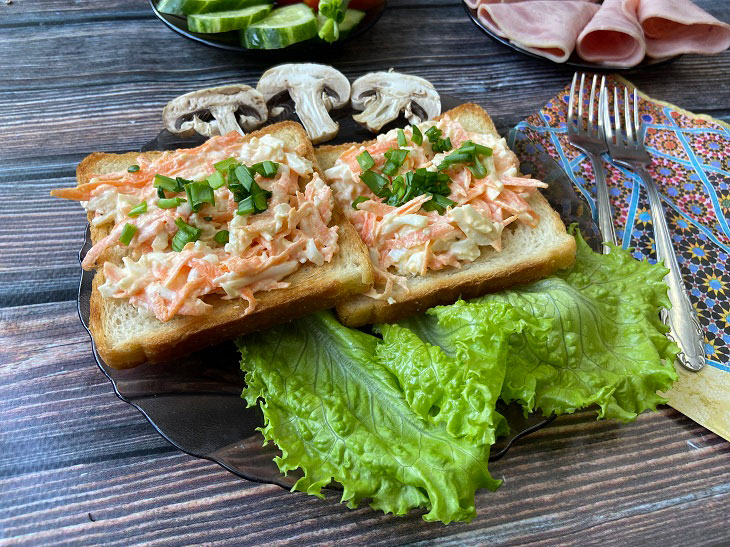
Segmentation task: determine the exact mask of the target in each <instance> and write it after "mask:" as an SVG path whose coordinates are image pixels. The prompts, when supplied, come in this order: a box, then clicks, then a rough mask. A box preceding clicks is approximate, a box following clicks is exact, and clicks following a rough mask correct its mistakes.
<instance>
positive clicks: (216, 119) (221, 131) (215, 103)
mask: <svg viewBox="0 0 730 547" xmlns="http://www.w3.org/2000/svg"><path fill="white" fill-rule="evenodd" d="M267 117H268V109H267V108H266V101H265V100H264V97H263V96H262V95H261V93H259V92H258V91H256V90H255V89H254V88H252V87H250V86H247V85H226V86H221V87H211V88H208V89H201V90H199V91H193V92H192V93H186V94H185V95H180V96H179V97H177V98H176V99H173V100H171V101H170V102H169V103H167V106H165V108H164V109H163V110H162V121H163V122H164V124H165V128H166V129H167V130H168V131H169V132H170V133H175V134H176V135H183V136H190V135H192V134H194V133H200V134H201V135H205V136H206V137H213V136H215V135H225V134H227V133H230V132H231V131H238V132H239V133H241V134H242V135H243V133H244V131H252V130H253V129H256V128H257V127H258V126H259V125H261V124H262V123H264V122H265V121H266V119H267Z"/></svg>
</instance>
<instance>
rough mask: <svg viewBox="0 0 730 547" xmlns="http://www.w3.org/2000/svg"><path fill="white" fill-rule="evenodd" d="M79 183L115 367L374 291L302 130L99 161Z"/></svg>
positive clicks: (93, 325) (99, 328)
mask: <svg viewBox="0 0 730 547" xmlns="http://www.w3.org/2000/svg"><path fill="white" fill-rule="evenodd" d="M77 179H78V185H77V186H76V187H75V188H64V189H59V190H55V191H54V192H53V195H54V196H57V197H61V198H67V199H74V200H79V201H81V203H82V205H83V206H84V208H85V209H86V210H87V212H88V218H89V223H90V225H91V237H92V241H93V247H92V248H91V249H90V250H89V252H88V254H87V255H86V257H85V259H84V261H83V267H84V268H85V269H87V270H89V269H96V274H95V277H94V283H93V292H92V296H91V316H90V325H89V326H90V329H91V332H92V335H93V337H94V341H95V342H96V346H97V348H98V350H99V353H100V355H101V357H102V358H103V359H104V361H105V362H106V363H107V364H109V365H111V366H113V367H117V368H126V367H131V366H135V365H138V364H140V363H143V362H144V361H150V362H160V361H165V360H169V359H171V358H173V357H176V356H179V355H183V354H185V353H189V352H191V351H194V350H197V349H200V348H203V347H205V346H208V345H211V344H215V343H217V342H220V341H223V340H227V339H230V338H233V337H235V336H237V335H240V334H244V333H246V332H249V331H252V330H256V329H262V328H266V327H269V326H271V325H273V324H276V323H278V322H281V321H285V320H289V319H292V318H294V317H298V316H301V315H304V314H307V313H310V312H312V311H315V310H318V309H323V308H330V307H332V306H334V305H335V304H336V303H337V302H340V301H341V300H342V299H343V298H348V297H350V296H352V295H354V294H357V293H360V292H363V291H364V290H367V289H368V288H369V287H370V286H371V283H372V273H371V267H370V263H369V260H368V256H367V251H366V249H365V247H364V245H363V243H362V241H361V240H360V238H359V237H358V235H357V233H356V232H355V231H354V230H353V228H352V226H351V225H350V224H349V222H347V221H346V220H345V219H344V217H343V216H342V213H341V212H340V210H339V208H338V206H337V205H336V204H335V200H334V198H333V195H332V191H331V189H330V187H329V186H327V185H326V184H325V183H324V182H323V179H322V176H321V173H320V171H319V168H318V166H317V163H316V160H315V157H314V150H313V148H312V144H311V142H310V141H309V139H308V138H307V135H306V133H305V132H304V130H303V129H302V127H301V126H300V125H299V124H296V123H294V122H282V123H278V124H275V125H271V126H269V127H267V128H265V129H263V130H260V131H257V132H255V133H251V134H250V135H247V136H242V135H240V134H239V133H237V132H231V133H228V134H227V135H224V136H217V137H212V138H211V139H210V140H208V141H207V142H206V143H205V144H203V145H201V146H199V147H198V148H194V149H189V150H177V151H174V152H163V153H160V152H146V153H143V154H139V153H134V152H130V153H128V154H122V155H116V154H102V153H97V154H91V155H90V156H88V157H87V158H86V159H85V160H84V161H83V162H81V164H80V165H79V167H78V170H77Z"/></svg>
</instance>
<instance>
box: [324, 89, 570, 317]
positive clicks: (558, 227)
mask: <svg viewBox="0 0 730 547" xmlns="http://www.w3.org/2000/svg"><path fill="white" fill-rule="evenodd" d="M446 115H448V116H449V117H451V118H452V119H456V120H458V121H459V122H460V123H461V125H462V126H463V127H464V129H466V130H467V131H470V132H476V133H492V134H494V135H498V132H497V130H496V128H495V126H494V122H493V121H492V119H491V117H490V116H489V114H487V112H485V111H484V109H482V108H481V107H479V106H478V105H476V104H473V103H466V104H463V105H460V106H458V107H456V108H453V109H451V110H449V111H448V112H445V113H443V114H441V116H439V117H438V118H437V119H441V118H443V117H444V116H446ZM374 142H375V140H374V139H373V140H371V141H367V142H365V143H348V144H342V145H339V146H321V147H319V148H317V150H316V155H317V162H318V163H319V165H320V167H321V168H322V169H323V170H325V169H328V168H330V167H332V165H334V163H335V161H336V160H337V158H339V157H340V155H342V153H344V152H345V151H346V150H347V149H349V148H350V147H352V146H362V145H365V146H368V145H370V144H372V143H374ZM530 204H531V205H532V206H533V207H534V208H535V209H536V210H538V211H539V213H540V215H541V218H540V224H542V225H543V226H546V225H547V226H549V227H550V228H552V229H553V232H554V233H553V237H552V238H551V240H550V241H546V242H545V244H544V246H543V247H542V248H541V249H540V250H538V251H536V252H532V253H531V254H529V255H527V256H523V257H520V258H519V260H513V261H512V262H510V263H507V264H503V265H498V266H497V267H495V265H494V264H493V262H494V260H493V259H494V257H495V256H496V255H495V253H497V251H494V250H491V249H482V255H481V256H480V257H479V258H478V259H477V260H475V261H474V262H471V263H468V264H464V265H463V266H462V267H461V268H454V267H447V268H445V269H443V270H438V271H429V272H428V273H426V275H423V276H415V277H409V278H408V280H407V282H406V283H407V286H408V288H409V293H408V294H405V295H400V297H399V298H397V301H396V302H395V303H393V304H389V303H388V302H386V301H384V300H377V299H374V298H370V297H368V296H365V295H362V294H360V295H357V296H355V297H353V298H351V299H349V300H346V301H342V302H340V303H338V304H337V306H336V309H337V315H338V317H339V318H340V320H341V321H342V322H343V323H344V324H345V325H347V326H350V327H358V326H362V325H366V324H371V323H389V322H393V321H397V320H399V319H402V318H404V317H407V316H409V315H412V314H415V313H420V312H423V311H425V310H427V309H428V308H431V307H433V306H438V305H442V304H451V303H453V302H454V301H456V300H457V299H459V298H474V297H477V296H481V295H483V294H486V293H488V292H494V291H499V290H502V289H505V288H508V287H511V286H513V285H517V284H521V283H528V282H530V281H534V280H537V279H541V278H543V277H546V276H548V275H550V274H551V273H553V272H555V271H556V270H558V269H561V268H567V267H569V266H570V265H571V264H572V263H573V262H574V260H575V239H574V238H573V237H572V236H570V235H568V234H567V232H566V230H565V225H564V224H563V222H562V220H561V219H560V216H559V215H558V213H556V212H555V211H554V210H553V209H552V208H551V207H550V205H549V204H548V203H547V201H546V200H545V198H544V197H543V196H542V194H540V193H539V191H538V192H537V193H536V194H535V195H534V196H533V197H532V198H531V199H530ZM545 223H547V224H545ZM517 230H522V231H525V230H532V228H529V227H526V226H519V227H517V228H514V227H508V228H506V229H505V233H506V234H507V232H509V234H513V233H514V232H515V231H517ZM509 234H507V236H508V237H509ZM508 245H509V243H505V249H503V251H502V252H505V250H506V248H507V246H508Z"/></svg>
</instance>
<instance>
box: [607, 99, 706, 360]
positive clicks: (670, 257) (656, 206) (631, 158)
mask: <svg viewBox="0 0 730 547" xmlns="http://www.w3.org/2000/svg"><path fill="white" fill-rule="evenodd" d="M603 94H604V97H603V101H602V106H603V111H602V114H603V124H604V128H605V133H606V144H607V146H608V151H609V154H610V155H611V158H612V159H613V161H614V163H616V164H617V165H621V166H623V167H626V168H628V169H631V170H632V171H633V172H634V173H636V174H637V175H638V176H639V177H640V178H641V181H642V182H643V184H644V188H646V193H647V195H648V196H649V208H650V210H651V220H652V225H653V226H654V241H655V242H656V255H657V260H664V265H665V266H666V267H667V268H669V273H668V274H667V276H666V277H665V281H666V282H667V285H668V286H669V301H670V302H671V304H672V307H671V309H670V310H668V311H667V310H666V309H664V310H662V321H664V322H665V323H668V324H669V336H670V337H671V338H672V339H673V340H674V341H675V342H676V343H677V345H678V346H679V349H680V353H679V355H678V356H677V358H678V359H679V362H680V364H681V365H682V366H684V367H685V368H687V369H689V370H693V371H697V370H700V369H701V368H702V367H704V366H705V348H704V336H703V333H702V328H701V327H700V324H699V321H698V320H697V315H696V313H695V311H694V308H693V307H692V303H691V302H690V300H689V296H688V294H687V290H686V289H685V286H684V282H683V281H682V273H681V270H680V269H679V264H678V262H677V255H676V254H675V252H674V246H673V245H672V238H671V236H670V234H669V227H668V226H667V218H666V216H665V213H664V207H663V206H662V202H661V198H660V197H659V191H658V190H657V186H656V183H655V182H654V180H652V178H651V176H650V175H649V173H647V171H646V166H647V165H649V164H650V163H651V157H650V156H649V154H648V153H647V151H646V149H645V148H644V136H645V134H646V128H645V127H644V126H643V124H640V123H639V101H638V95H637V92H636V88H634V91H633V93H632V98H633V109H632V108H631V107H630V104H631V103H630V101H629V90H628V89H627V88H626V87H624V88H623V100H624V107H623V118H624V126H625V131H622V129H621V117H622V116H621V112H620V111H619V91H618V88H617V87H614V88H613V115H614V128H612V127H611V117H610V114H609V108H608V100H607V99H608V89H607V88H604V90H603ZM632 111H633V116H632ZM614 134H615V140H614Z"/></svg>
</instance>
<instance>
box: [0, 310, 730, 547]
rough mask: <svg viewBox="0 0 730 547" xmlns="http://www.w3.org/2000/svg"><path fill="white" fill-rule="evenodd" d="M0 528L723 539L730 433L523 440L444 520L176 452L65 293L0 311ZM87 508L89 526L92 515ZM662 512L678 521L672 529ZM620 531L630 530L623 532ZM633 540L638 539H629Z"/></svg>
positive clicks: (585, 432) (644, 432) (287, 540)
mask: <svg viewBox="0 0 730 547" xmlns="http://www.w3.org/2000/svg"><path fill="white" fill-rule="evenodd" d="M0 348H1V349H0V351H1V352H2V353H0V359H2V362H3V363H6V364H8V365H11V366H7V365H6V366H3V367H0V413H2V415H3V422H2V437H1V438H0V450H1V451H2V454H3V459H2V460H1V461H0V507H2V508H3V510H2V511H0V528H1V529H2V530H3V533H4V534H5V538H15V539H17V540H20V541H26V542H28V543H35V544H38V543H44V544H47V543H55V542H59V541H66V542H72V543H100V542H102V541H103V542H105V543H107V542H108V543H112V544H115V543H118V544H130V543H143V542H144V543H148V542H156V541H160V542H162V541H165V540H169V539H170V537H171V536H174V537H175V540H176V542H179V543H188V544H189V543H196V544H197V543H203V542H213V541H224V542H242V543H244V544H250V545H254V544H262V543H267V544H268V543H271V542H277V543H282V544H297V545H299V544H312V543H317V542H324V543H329V544H335V543H338V544H340V543H342V542H349V543H354V544H392V543H396V542H414V541H419V540H421V541H429V542H431V541H434V540H438V539H439V538H440V539H441V540H443V541H448V542H450V543H452V544H459V545H463V544H481V543H484V542H489V543H493V544H503V543H510V544H518V543H533V542H538V543H543V544H550V543H557V542H560V543H561V544H565V545H585V544H587V543H599V542H600V543H602V544H604V545H609V546H610V545H626V544H639V543H641V542H642V541H648V542H650V543H652V544H664V545H674V544H677V543H678V541H677V539H678V536H677V530H679V529H681V530H682V533H681V538H682V541H683V542H684V543H685V544H687V543H688V542H689V544H693V545H694V544H700V543H704V544H709V543H722V542H723V540H725V539H727V538H728V530H727V527H726V522H725V518H724V517H725V514H726V507H727V503H728V502H730V457H729V456H730V444H728V443H726V442H725V441H723V440H722V439H720V438H719V437H717V436H715V435H713V434H712V433H709V432H708V431H707V430H705V429H703V428H702V427H700V426H698V425H696V424H694V423H693V422H691V421H690V420H688V419H686V418H684V417H683V416H681V415H679V414H678V413H676V412H675V411H673V410H671V409H668V408H664V409H662V410H661V411H660V412H658V413H651V414H645V415H643V416H641V417H640V418H639V420H638V421H637V422H636V423H633V424H627V425H619V424H617V423H615V422H595V421H594V415H593V414H592V413H588V412H581V413H578V414H576V415H573V416H566V417H563V418H561V419H559V420H558V422H557V423H556V424H554V425H553V426H551V427H550V428H548V429H546V430H544V431H541V432H539V433H537V434H535V435H534V436H532V437H528V438H527V439H525V440H524V441H523V442H521V443H520V444H519V445H517V446H516V447H515V448H514V449H513V450H512V451H511V452H510V454H509V455H508V456H507V457H506V458H505V459H504V460H502V461H500V462H496V463H494V464H492V465H491V471H492V473H493V474H494V475H495V476H496V477H499V478H503V479H504V480H505V484H504V486H503V487H502V488H501V489H500V490H499V491H498V492H496V493H490V492H480V493H479V494H478V496H477V510H478V513H479V515H478V517H477V518H476V519H475V520H474V521H473V522H472V523H470V524H460V525H452V526H449V527H446V526H442V525H438V524H428V523H425V522H423V521H421V519H420V516H419V515H418V514H417V513H414V514H411V515H409V516H407V517H405V518H396V517H388V516H384V515H381V514H378V513H375V512H374V511H372V510H370V509H368V508H361V509H358V510H355V511H351V510H348V509H346V508H345V507H344V506H342V505H340V504H338V503H337V496H336V495H334V494H329V495H328V496H327V500H325V501H320V500H317V499H315V498H311V497H308V496H305V495H303V494H300V493H295V494H290V493H287V492H285V491H284V490H281V489H280V488H278V487H275V486H269V485H258V484H255V483H250V482H247V481H243V480H240V479H237V478H236V477H234V476H233V475H231V474H230V473H228V472H226V471H224V470H223V469H221V468H219V467H218V466H216V465H214V464H212V463H209V462H206V461H202V460H196V459H194V458H191V457H189V456H186V455H184V454H182V453H179V452H177V451H175V450H173V449H172V448H171V447H170V446H169V445H168V444H167V443H166V442H165V441H164V440H162V439H161V438H160V437H159V436H158V435H157V434H156V433H155V432H154V431H153V430H152V428H151V427H150V426H148V424H147V423H146V421H145V420H144V418H143V417H142V416H141V415H140V414H139V413H138V412H136V411H135V410H134V409H132V407H130V406H129V405H127V404H125V403H123V402H121V401H119V400H118V399H117V398H116V397H115V396H114V395H113V392H112V389H111V386H110V385H109V384H108V382H107V380H106V378H105V377H104V376H103V375H102V374H101V372H100V371H99V370H98V369H97V368H96V366H95V365H94V363H93V358H92V356H91V352H90V345H89V340H88V336H87V334H86V332H85V331H84V330H83V328H82V327H81V325H80V324H79V322H78V318H77V316H76V312H75V307H74V305H73V304H72V303H67V304H46V305H37V306H25V307H18V308H12V309H7V308H6V309H4V310H0ZM89 513H91V516H92V518H93V519H94V522H92V521H91V520H90V519H89V516H88V514H89ZM668 522H670V523H671V525H668ZM617 529H620V530H622V533H621V534H617V533H616V531H617ZM627 538H631V541H627Z"/></svg>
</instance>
